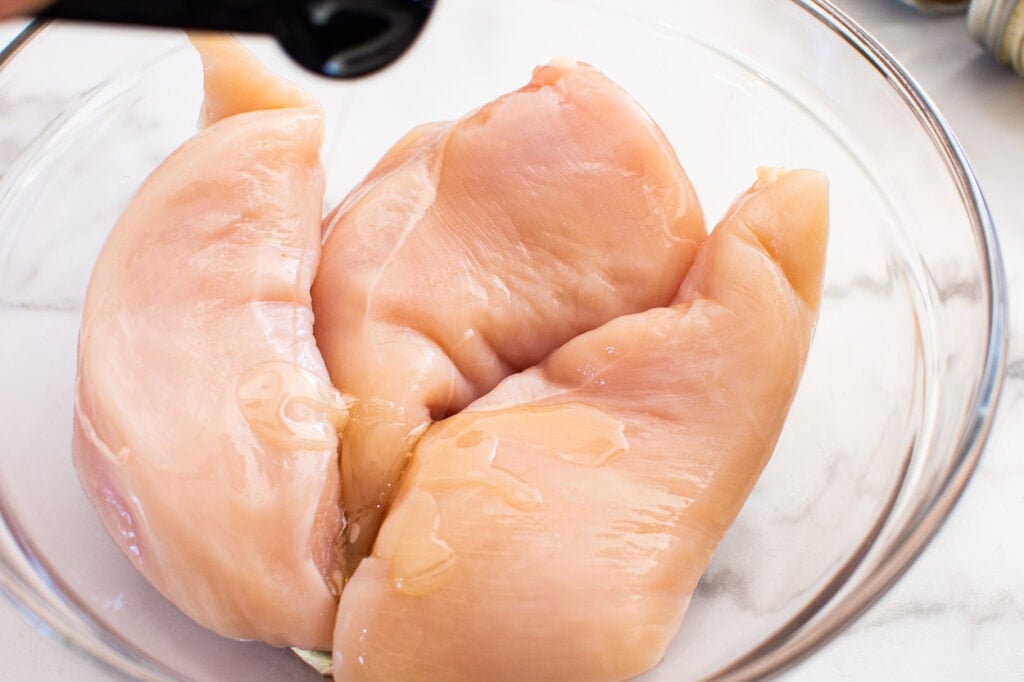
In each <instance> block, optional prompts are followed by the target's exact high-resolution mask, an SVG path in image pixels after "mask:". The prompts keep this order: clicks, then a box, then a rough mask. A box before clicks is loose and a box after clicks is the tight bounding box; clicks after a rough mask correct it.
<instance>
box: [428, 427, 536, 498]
mask: <svg viewBox="0 0 1024 682" xmlns="http://www.w3.org/2000/svg"><path fill="white" fill-rule="evenodd" d="M473 425H474V426H475V425H476V424H475V423H474V424H473ZM498 442H499V440H498V439H497V438H495V437H494V435H493V434H490V433H488V432H486V431H484V430H472V431H466V432H460V433H459V434H458V435H456V437H455V438H453V439H451V440H448V439H442V440H441V441H440V442H435V445H434V447H436V448H437V450H436V451H435V452H433V453H431V454H430V455H428V456H426V457H424V458H423V460H422V469H421V474H420V479H419V481H420V483H421V485H423V486H424V487H427V488H435V489H438V488H459V487H464V486H480V487H483V488H488V489H490V490H492V491H494V492H496V493H497V494H499V495H501V498H502V499H503V500H504V501H505V503H506V504H508V505H509V506H510V507H513V508H515V509H519V510H520V511H534V510H536V509H538V508H539V507H540V505H541V504H542V503H543V502H544V498H543V497H541V494H540V491H539V490H537V489H536V488H535V487H533V486H532V485H530V484H529V483H527V482H526V481H523V480H522V479H521V478H519V477H517V476H514V475H513V474H511V473H509V472H507V471H503V470H501V469H497V468H495V467H494V466H492V464H493V462H494V456H495V455H496V454H497V451H498ZM452 445H454V447H451V446H452Z"/></svg>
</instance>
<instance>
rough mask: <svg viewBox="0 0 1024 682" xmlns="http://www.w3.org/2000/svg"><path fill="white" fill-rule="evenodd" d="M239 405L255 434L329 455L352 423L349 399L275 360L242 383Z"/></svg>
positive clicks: (253, 369) (261, 365)
mask: <svg viewBox="0 0 1024 682" xmlns="http://www.w3.org/2000/svg"><path fill="white" fill-rule="evenodd" d="M237 399H238V406H239V408H240V409H241V411H242V415H243V416H244V417H245V419H246V421H248V422H249V426H250V427H251V428H252V430H253V431H254V432H255V433H256V434H257V435H258V436H260V437H261V438H264V439H266V440H268V441H270V442H271V443H274V444H275V445H278V446H280V447H284V448H289V449H292V450H330V449H334V448H336V447H337V444H338V437H337V432H338V431H339V430H340V429H342V428H343V427H344V426H345V423H346V422H347V421H348V403H347V401H346V400H345V398H344V396H342V394H341V393H340V392H339V391H338V390H337V389H335V388H334V387H333V386H331V385H330V384H328V383H327V382H326V381H324V380H323V379H321V378H320V377H318V376H316V375H315V374H313V373H312V372H310V371H309V370H307V369H304V368H302V367H300V366H299V365H297V364H295V363H294V362H288V361H284V360H271V361H268V362H261V363H259V364H257V365H254V366H253V367H251V368H250V369H249V370H248V371H246V372H245V373H244V374H242V376H241V377H239V379H238V389H237Z"/></svg>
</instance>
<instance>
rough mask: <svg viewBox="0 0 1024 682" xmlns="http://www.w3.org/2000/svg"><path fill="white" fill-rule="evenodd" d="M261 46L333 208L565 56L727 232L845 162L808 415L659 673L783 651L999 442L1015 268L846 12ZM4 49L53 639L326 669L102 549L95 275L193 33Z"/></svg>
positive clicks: (807, 5)
mask: <svg viewBox="0 0 1024 682" xmlns="http://www.w3.org/2000/svg"><path fill="white" fill-rule="evenodd" d="M249 42H250V43H251V45H252V46H253V48H254V49H255V50H256V51H257V52H258V53H259V54H260V55H261V56H262V57H264V58H265V59H266V61H268V62H269V63H271V65H272V66H273V67H274V68H275V69H276V70H278V71H279V72H282V73H285V74H286V75H288V76H290V77H292V78H294V79H295V80H297V81H299V82H300V83H301V84H302V85H303V86H305V87H307V88H308V89H309V90H310V91H311V92H312V93H313V94H314V95H315V96H316V97H317V98H318V99H319V100H320V101H321V102H322V103H323V104H324V106H325V107H326V109H327V111H328V114H329V116H328V118H329V123H328V131H327V141H326V144H325V147H324V160H325V164H326V167H327V171H328V192H327V203H328V204H334V203H335V202H336V201H338V200H339V199H340V197H341V196H342V195H343V194H344V193H345V192H346V190H347V189H348V188H350V187H351V186H353V185H354V184H355V183H356V182H357V181H358V180H359V179H360V178H361V176H362V175H363V174H365V173H366V172H367V170H368V169H369V168H370V166H371V165H372V163H373V162H374V160H375V159H376V158H377V157H378V156H379V155H380V154H381V153H382V152H383V151H384V150H385V149H386V148H387V147H388V146H389V145H390V144H391V143H392V142H393V141H394V140H395V139H397V137H398V136H399V135H400V134H401V133H403V132H404V131H406V130H408V129H409V128H411V127H413V126H414V125H416V124H419V123H421V122H425V121H430V120H438V119H449V118H453V117H455V116H458V115H461V114H462V113H464V112H466V111H468V110H470V109H471V108H473V107H475V106H477V105H479V104H481V103H483V102H485V101H487V100H489V99H491V98H493V97H494V96H496V95H498V94H500V93H503V92H505V91H508V90H511V89H514V88H516V87H518V86H520V85H521V84H523V83H525V82H526V81H527V79H528V77H529V73H530V70H531V68H532V67H533V66H535V65H537V64H540V63H544V62H546V61H548V60H550V59H551V58H553V57H555V56H559V55H571V56H574V57H577V58H579V59H581V60H584V61H587V62H590V63H592V64H594V65H595V66H597V67H598V68H600V69H602V70H603V71H605V72H606V73H607V74H608V75H609V76H610V77H611V78H612V79H613V80H615V81H617V82H618V83H619V84H621V85H622V86H623V87H625V88H626V89H627V90H628V91H629V92H631V93H632V94H633V95H634V97H636V99H637V100H638V101H639V102H640V103H641V104H642V105H643V106H644V107H645V108H646V109H647V110H648V111H649V112H650V113H651V115H652V116H653V118H654V119H655V120H656V121H657V122H658V123H659V124H660V125H661V127H662V128H663V129H664V130H665V132H666V134H667V135H668V137H669V139H670V140H671V141H672V143H673V144H674V146H675V148H676V150H677V152H678V154H679V156H680V158H681V160H682V162H683V165H684V166H685V167H686V168H687V170H688V172H689V174H690V176H691V178H692V179H693V182H694V184H695V186H696V188H697V191H698V193H699V194H700V197H701V200H702V202H703V205H704V208H705V212H706V214H707V216H708V219H709V222H712V223H713V222H714V221H715V220H717V218H718V216H720V215H721V214H722V212H723V211H724V209H725V208H726V206H727V204H728V203H729V201H730V200H731V198H732V197H733V196H735V195H736V194H737V193H738V192H739V191H740V190H741V189H742V188H744V187H746V186H747V185H748V184H749V183H750V182H751V181H752V180H753V178H754V171H755V168H756V167H757V166H761V165H782V166H791V167H800V166H806V167H812V168H817V169H820V170H822V171H824V172H825V173H827V174H828V176H829V177H830V178H831V183H832V185H831V186H832V215H833V218H832V236H831V243H830V247H829V254H828V263H827V275H826V283H825V296H824V303H823V305H822V310H821V320H820V323H819V326H818V329H817V333H816V337H815V340H814V344H813V347H812V350H811V355H810V358H809V361H808V365H807V370H806V373H805V375H804V378H803V383H802V385H801V387H800V390H799V393H798V395H797V398H796V401H795V403H794V405H793V409H792V412H791V415H790V418H789V421H788V422H787V424H786V427H785V430H784V432H783V435H782V438H781V440H780V442H779V445H778V449H777V451H776V454H775V456H774V458H773V459H772V461H771V463H770V464H769V466H768V467H767V469H766V470H765V472H764V475H763V476H762V478H761V481H760V483H759V484H758V486H757V488H756V489H755V491H754V493H753V495H752V497H751V499H750V500H749V502H748V504H747V505H746V507H745V508H744V509H743V511H742V513H741V514H740V516H739V518H738V520H737V521H736V523H735V525H734V526H733V528H732V529H731V530H730V532H729V533H728V535H727V536H726V538H725V540H724V541H723V543H722V545H721V547H720V549H719V551H718V552H717V554H716V555H715V557H714V560H713V562H712V564H711V566H710V568H709V569H708V571H707V573H706V574H705V576H704V579H703V581H702V582H701V584H700V586H699V589H698V591H697V593H696V595H695V597H694V600H693V603H692V606H691V608H690V611H689V613H688V615H687V617H686V619H685V621H684V623H683V625H682V628H681V630H680V632H679V634H678V636H677V637H676V639H675V640H674V643H673V644H672V646H671V647H670V649H669V652H668V654H667V656H666V658H665V659H664V661H663V662H662V663H661V665H660V666H658V667H657V668H656V669H655V670H653V671H651V672H650V673H648V674H646V675H644V676H643V677H642V679H644V680H673V681H678V680H682V679H694V678H708V677H715V676H719V677H729V676H736V677H746V678H749V677H758V676H763V675H766V674H770V673H773V672H776V671H778V670H781V669H783V668H785V667H786V666H790V665H792V664H793V663H794V662H796V661H798V660H800V659H801V657H803V656H806V655H807V654H808V653H809V652H812V651H813V650H815V649H816V648H817V647H820V646H821V645H823V644H824V643H826V642H827V641H828V640H829V639H830V638H831V637H832V636H834V635H835V633H836V632H838V631H839V630H841V629H842V628H843V627H844V626H845V625H847V624H848V623H849V622H850V621H851V620H852V619H853V618H854V617H855V616H857V615H858V614H859V613H860V612H862V611H863V610H864V609H865V608H866V607H867V606H869V605H870V604H871V603H872V602H873V600H875V599H876V598H877V597H878V596H879V595H880V594H882V593H883V592H884V591H885V590H886V588H888V587H889V586H890V585H891V584H892V583H893V581H895V580H896V579H897V578H898V577H899V576H900V574H901V573H902V572H903V571H904V570H905V569H906V568H907V567H908V566H909V565H910V564H911V563H912V562H913V560H914V559H915V557H916V556H917V555H918V553H919V552H920V551H921V550H922V548H923V547H924V546H925V545H926V544H927V542H928V540H929V538H930V537H931V536H932V535H933V534H934V533H935V531H936V530H937V528H938V527H939V525H940V524H941V522H942V520H943V519H944V518H945V516H946V515H947V513H948V512H949V510H950V507H951V506H952V505H953V503H954V502H955V501H956V499H957V497H958V496H959V494H960V492H961V491H962V489H963V487H964V485H965V484H966V482H967V480H968V478H969V476H970V473H971V471H972V469H973V467H974V464H975V462H976V460H977V458H978V456H979V454H980V452H981V449H982V446H983V444H984V440H985V437H986V435H987V433H988V429H989V425H990V423H991V418H992V413H993V408H994V404H995V400H996V397H997V394H998V388H999V384H1000V378H1001V373H1002V366H1003V349H1004V345H1005V329H1006V327H1005V299H1004V296H1005V286H1004V282H1003V276H1002V272H1001V265H1000V259H999V253H998V248H997V244H996V240H995V235H994V233H993V230H992V225H991V223H990V219H989V215H988V213H987V211H986V208H985V205H984V201H983V199H982V196H981V193H980V191H979V189H978V187H977V184H976V182H975V179H974V177H973V175H972V174H971V171H970V169H969V168H968V166H967V163H966V161H965V160H964V158H963V154H962V152H961V151H960V148H959V147H958V145H957V143H956V141H955V140H954V139H953V137H952V135H951V134H950V133H949V131H948V130H947V129H946V127H945V125H944V124H943V122H942V121H941V119H940V118H939V116H938V115H937V114H936V112H935V111H934V109H933V108H932V107H931V105H930V103H929V102H928V100H927V99H926V98H925V97H924V95H922V93H921V91H920V90H919V89H918V88H917V86H916V85H915V84H914V83H913V82H912V80H911V79H910V78H909V77H908V76H907V75H906V73H904V72H903V71H902V70H901V68H900V67H899V66H898V65H897V64H896V63H895V62H894V61H893V59H892V58H891V57H889V56H888V55H887V54H886V53H885V52H884V51H883V50H882V49H881V48H880V47H879V46H878V45H877V44H876V43H875V42H874V41H873V40H872V39H871V38H870V37H868V36H867V35H865V34H864V33H863V32H862V31H861V30H860V29H859V28H858V27H857V26H855V25H854V24H853V23H852V22H850V20H849V19H847V18H846V17H845V16H843V15H842V14H841V13H840V12H839V11H837V10H836V9H835V8H833V7H832V6H831V5H828V4H826V3H818V2H811V1H788V0H786V1H784V0H736V1H734V2H730V3H679V2H675V0H647V1H646V2H642V3H641V2H636V3H633V2H628V1H627V0H575V1H569V0H520V1H519V2H516V3H507V2H497V1H495V2H482V1H481V0H442V1H441V2H439V3H438V7H437V10H436V15H435V17H434V18H433V20H432V22H431V24H430V25H429V26H428V29H427V32H426V33H425V34H424V36H423V37H422V39H421V40H420V41H419V42H418V43H417V44H416V45H415V46H414V48H413V49H412V51H411V52H410V53H408V55H407V56H406V57H405V58H403V59H402V61H400V62H399V63H398V64H396V65H395V66H393V67H392V68H390V69H389V70H388V71H386V72H384V73H382V74H380V75H379V76H377V77H374V78H372V79H369V80H364V81H359V82H354V83H338V82H328V81H324V80H320V79H318V78H316V77H314V76H308V75H306V74H303V73H300V72H298V70H297V69H296V68H295V67H294V66H292V65H291V64H289V63H288V62H287V61H286V59H285V58H284V57H283V56H281V55H280V54H279V53H278V52H277V51H276V49H275V48H274V46H273V45H272V44H270V43H269V42H267V41H264V40H257V39H253V40H251V41H249ZM0 57H2V64H0V110H2V111H3V112H4V114H3V116H4V124H3V127H2V128H0V169H4V171H3V176H2V178H0V377H3V379H2V381H0V415H2V417H0V423H2V427H0V505H2V506H0V511H2V516H3V525H2V528H0V584H2V585H3V587H4V589H5V590H6V591H7V592H8V593H9V594H10V595H11V596H12V597H13V598H14V599H15V600H16V601H17V602H19V603H20V604H21V605H23V606H25V607H27V609H26V610H27V611H29V612H31V613H32V614H34V616H35V618H37V619H38V621H39V623H40V624H41V625H42V626H43V627H44V629H46V630H47V631H48V632H51V633H55V634H56V635H58V636H59V637H61V638H63V639H64V640H66V641H67V642H68V643H69V644H70V645H73V646H74V647H77V648H79V649H81V650H83V651H84V652H86V653H87V654H88V655H89V656H90V657H91V658H92V659H93V660H95V661H99V662H102V663H103V664H106V665H107V666H109V668H110V669H111V670H115V671H119V672H121V673H124V674H126V675H128V676H130V677H137V678H145V679H154V678H155V679H182V678H186V679H196V680H227V679H257V678H264V677H272V678H273V679H277V680H290V679H309V680H313V679H317V675H316V674H315V673H314V672H312V670H310V669H308V668H306V667H305V666H304V665H303V664H301V663H300V662H299V661H298V659H297V658H295V657H294V656H292V655H291V654H289V653H287V652H283V651H280V650H276V649H272V648H270V647H266V646H262V645H259V644H252V643H242V642H234V641H229V640H226V639H223V638H220V637H218V636H216V635H213V634H211V633H209V632H206V631H204V630H203V629H202V628H200V627H198V626H196V625H194V624H192V623H191V622H190V621H188V619H187V618H185V617H184V616H182V615H181V614H180V613H179V612H178V611H177V610H176V609H175V608H174V607H173V606H171V605H170V604H169V603H167V602H165V601H164V600H163V598H162V597H160V596H159V595H158V594H157V593H156V592H155V591H154V590H152V589H151V588H150V587H149V586H148V584H147V583H146V582H145V581H144V580H143V579H142V578H141V577H140V576H139V575H137V574H136V572H135V571H134V569H133V568H132V567H131V566H130V565H129V563H128V561H127V560H126V559H124V558H123V557H122V556H121V554H120V552H119V551H118V550H117V548H116V547H115V545H114V543H113V542H112V541H111V540H110V539H109V538H108V537H107V535H106V533H105V531H104V530H103V528H102V527H101V525H100V522H99V520H98V518H97V517H96V515H95V514H94V513H93V511H92V509H91V508H90V505H89V503H88V502H87V500H86V498H85V496H84V494H83V493H82V491H81V490H80V488H79V484H78V481H77V479H76V475H75V472H74V470H73V468H72V465H71V458H70V449H69V443H70V438H71V413H72V396H73V386H74V377H75V343H76V334H77V328H78V324H79V315H80V310H81V305H82V298H83V295H84V292H85V288H86V283H87V280H88V276H89V272H90V269H91V267H92V264H93V261H94V259H95V256H96V254H97V252H98V250H99V248H100V246H101V244H102V242H103V239H104V237H105V235H106V233H107V231H108V230H109V228H110V226H111V225H112V224H113V222H114V220H115V218H116V217H117V216H118V214H119V213H120V211H121V209H122V208H123V207H124V205H125V203H126V201H127V200H128V198H129V197H130V195H131V194H132V193H133V191H134V190H135V188H136V187H137V186H138V185H139V184H140V182H141V181H142V179H143V178H144V177H145V176H146V175H147V174H148V173H149V171H150V170H152V169H153V168H154V167H155V166H156V165H157V164H158V163H159V162H160V161H161V160H162V159H163V157H164V156H166V155H167V154H168V153H169V152H170V151H171V150H172V149H173V148H175V147H176V146H177V145H178V144H180V143H181V142H182V141H183V140H184V139H186V138H187V137H188V136H189V135H190V134H191V133H192V132H193V130H194V125H195V121H196V119H197V112H198V110H199V104H200V96H201V83H200V67H199V63H198V59H197V57H196V56H195V54H194V53H193V51H192V50H191V49H190V48H189V47H188V45H187V43H186V41H185V38H184V36H183V35H182V34H181V33H178V32H173V31H171V32H157V31H126V30H113V29H104V28H95V27H93V28H86V27H81V26H72V25H60V24H57V25H39V24H37V25H33V26H32V27H30V28H29V29H28V30H27V31H26V33H25V34H23V35H22V36H21V37H20V38H19V39H18V40H17V41H16V42H15V43H14V44H12V46H10V47H9V48H8V49H7V50H6V51H5V52H3V53H2V55H0ZM200 532H201V531H200ZM493 644H494V646H500V645H501V643H500V642H494V643H493Z"/></svg>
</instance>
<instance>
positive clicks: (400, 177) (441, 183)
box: [313, 60, 705, 574]
mask: <svg viewBox="0 0 1024 682" xmlns="http://www.w3.org/2000/svg"><path fill="white" fill-rule="evenodd" d="M325 225H326V228H325V234H326V241H325V244H324V252H323V260H322V263H321V266H320V271H319V273H318V274H317V278H316V281H315V283H314V287H313V308H314V311H315V312H316V329H315V332H316V337H317V340H318V342H319V343H320V347H321V349H322V350H323V352H324V359H325V361H326V363H327V367H328V370H329V371H330V375H331V378H332V379H333V380H334V383H335V385H336V386H338V387H339V388H340V389H341V390H343V391H345V392H346V393H350V394H351V395H353V396H354V397H355V399H356V402H355V403H354V405H353V407H352V412H351V417H352V418H351V421H350V422H349V424H348V426H347V427H346V429H345V433H344V438H343V441H342V455H341V466H342V500H343V506H344V509H345V512H346V514H347V519H348V523H349V526H348V534H347V543H348V545H347V547H346V550H345V552H344V556H343V560H344V564H345V566H344V568H345V572H346V574H350V573H351V571H352V570H353V569H354V567H355V566H356V565H357V563H358V561H359V559H360V558H361V557H362V556H364V555H365V554H366V553H367V552H368V551H369V549H370V547H371V545H372V542H373V539H374V538H375V536H376V533H377V527H378V525H379V522H380V518H381V515H382V514H383V513H384V512H385V511H386V509H387V506H388V503H389V499H390V496H391V492H392V489H393V486H394V485H395V483H396V482H397V480H398V478H399V475H400V473H401V471H402V469H403V468H404V466H405V464H406V461H407V456H408V453H409V452H410V450H411V448H412V446H413V444H414V443H415V441H416V439H417V438H418V437H419V436H420V435H421V434H422V433H423V430H424V429H425V428H426V427H427V425H428V424H429V423H430V422H431V420H434V419H440V418H443V417H446V416H448V415H451V414H453V413H455V412H457V411H458V410H460V409H462V408H463V407H465V406H466V405H468V404H469V403H470V402H471V401H472V400H473V399H475V398H477V397H479V396H480V395H482V394H484V393H486V392H487V391H489V390H490V389H491V388H493V387H494V386H495V385H496V384H497V383H498V382H499V381H501V380H502V379H503V378H504V377H506V376H508V375H509V374H512V373H514V372H517V371H520V370H522V369H525V368H527V367H530V366H532V365H534V364H536V363H537V362H539V361H540V360H542V359H543V358H544V357H546V356H547V355H548V354H549V353H550V352H551V351H552V350H553V349H555V348H557V347H558V346H559V345H561V344H562V343H564V342H565V341H567V340H569V339H571V338H573V337H574V336H576V335H578V334H580V333H581V332H584V331H587V330H590V329H593V328H595V327H597V326H599V325H601V324H603V323H604V322H607V321H608V320H610V319H613V318H615V317H618V316H620V315H623V314H626V313H631V312H636V311H640V310H645V309H647V308H650V307H651V306H658V305H664V304H666V303H668V302H669V301H670V300H671V297H672V295H673V294H674V292H675V291H676V289H677V288H678V286H679V283H680V281H681V280H682V277H683V275H684V274H685V272H686V270H687V268H688V267H689V265H690V264H691V262H692V260H693V257H694V254H695V252H696V248H697V246H698V245H699V244H700V243H701V242H702V240H703V239H704V237H705V228H704V222H703V218H702V215H701V211H700V208H699V205H698V202H697V199H696V197H695V194H694V191H693V188H692V186H691V184H690V182H689V180H688V179H687V177H686V174H685V173H684V172H683V170H682V168H681V167H680V165H679V162H678V160H677V159H676V156H675V154H674V152H673V151H672V149H671V147H670V146H669V143H668V141H667V140H666V139H665V137H664V135H663V134H662V133H661V131H660V130H659V129H658V128H657V127H656V126H655V125H654V123H652V122H651V120H650V119H649V118H648V117H647V115H646V114H645V113H644V112H643V111H642V110H641V109H640V107H639V106H638V105H637V104H636V103H635V102H634V101H633V100H632V99H631V98H630V97H629V96H628V95H627V94H626V93H625V92H623V91H622V90H620V89H619V88H618V87H617V86H615V85H614V84H613V83H612V82H611V81H609V80H608V79H607V78H606V77H604V76H603V75H602V74H600V73H599V72H598V71H596V70H594V69H593V68H591V67H589V66H586V65H584V64H579V63H576V62H574V61H571V60H560V61H556V62H553V63H551V64H550V65H548V66H544V67H540V68H538V69H536V70H535V71H534V74H533V78H532V80H531V81H530V83H529V84H527V85H526V86H525V87H523V88H522V89H520V90H517V91H515V92H513V93H510V94H508V95H505V96H503V97H500V98H498V99H497V100H496V101H494V102H491V103H490V104H488V105H486V106H484V107H483V108H481V109H479V110H478V111H475V112H473V113H471V114H470V115H468V116H466V117H465V118H463V119H460V120H458V121H456V122H454V123H439V124H430V125H426V126H421V127H419V128H417V129H415V130H414V131H412V132H411V133H410V134H409V135H407V136H406V137H405V138H403V139H402V140H401V141H400V142H398V144H397V145H396V146H395V147H394V148H393V149H392V150H391V151H390V152H389V153H388V154H387V155H386V156H385V157H384V158H383V159H382V161H381V162H380V163H379V164H378V166H377V167H376V168H375V169H374V170H373V171H372V172H371V173H370V175H369V177H368V178H367V179H366V180H365V181H364V182H363V183H362V184H361V185H360V186H359V187H358V188H356V189H355V190H354V191H353V192H352V193H351V194H350V195H349V196H348V197H347V198H346V199H345V200H344V201H343V202H342V204H341V205H340V206H339V207H338V208H337V209H336V210H335V211H334V212H333V213H332V214H331V215H330V216H329V217H328V218H327V220H326V222H325Z"/></svg>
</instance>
